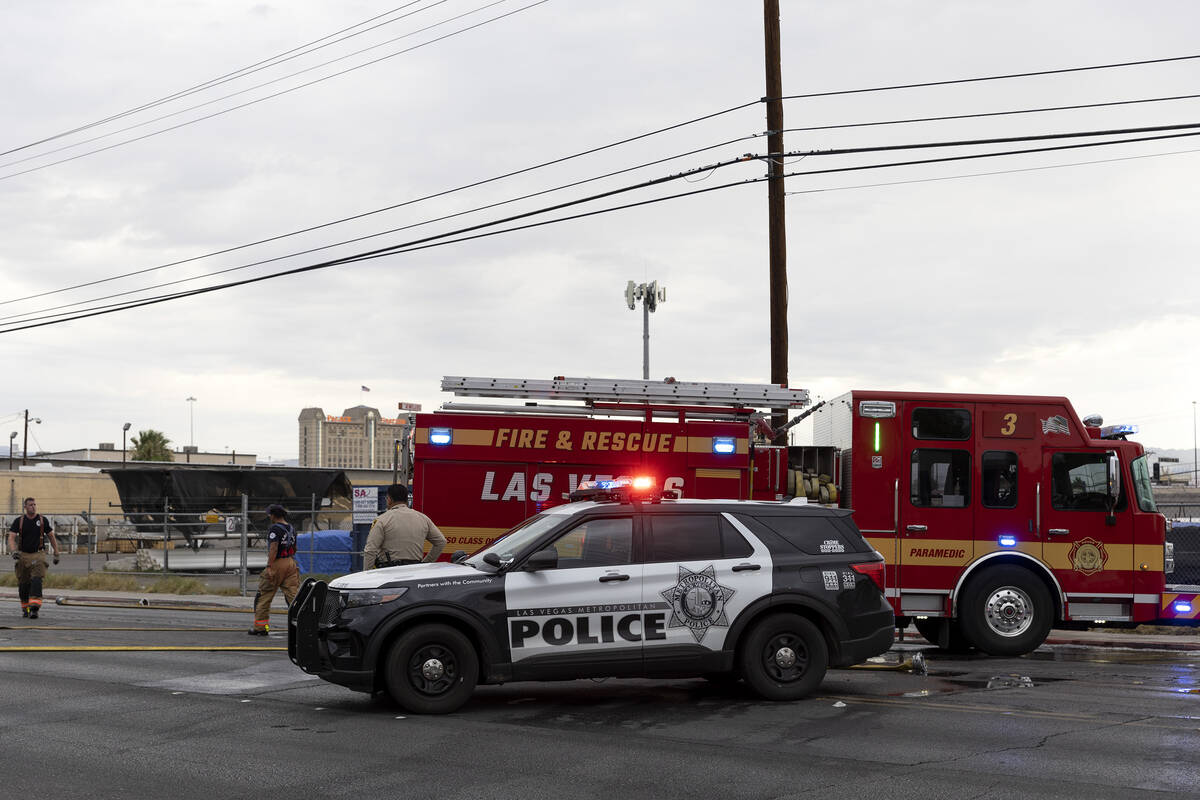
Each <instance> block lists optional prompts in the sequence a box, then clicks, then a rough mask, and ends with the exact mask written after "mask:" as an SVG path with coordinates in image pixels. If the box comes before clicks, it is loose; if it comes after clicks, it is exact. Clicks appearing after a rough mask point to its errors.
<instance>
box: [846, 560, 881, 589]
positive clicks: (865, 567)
mask: <svg viewBox="0 0 1200 800" xmlns="http://www.w3.org/2000/svg"><path fill="white" fill-rule="evenodd" d="M850 566H851V567H853V568H854V571H855V572H857V573H859V574H861V575H866V576H867V577H868V578H870V579H871V581H872V582H874V584H875V585H876V586H878V587H879V591H881V592H882V591H883V562H882V561H868V562H867V563H865V564H851V565H850Z"/></svg>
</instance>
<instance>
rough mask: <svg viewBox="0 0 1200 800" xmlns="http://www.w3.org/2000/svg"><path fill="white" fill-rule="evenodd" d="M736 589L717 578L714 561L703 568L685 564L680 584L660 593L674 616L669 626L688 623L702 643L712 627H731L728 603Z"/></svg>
mask: <svg viewBox="0 0 1200 800" xmlns="http://www.w3.org/2000/svg"><path fill="white" fill-rule="evenodd" d="M736 593H737V592H736V590H734V589H731V588H729V587H728V586H722V585H721V584H720V583H718V582H717V572H716V569H715V568H714V567H713V566H712V565H711V564H710V565H709V566H707V567H705V568H704V569H702V570H700V571H699V572H692V571H691V570H690V569H688V568H687V567H683V566H681V567H680V568H679V579H678V581H677V582H676V584H675V585H674V586H672V587H671V588H670V589H666V590H665V591H662V592H660V593H659V594H661V595H662V598H663V599H664V600H666V601H667V602H668V603H669V604H670V606H671V619H670V621H669V622H668V623H667V627H668V628H681V627H686V628H688V630H690V631H691V632H692V636H695V637H696V642H697V643H699V642H701V641H703V640H704V635H705V634H707V633H708V629H709V628H711V627H713V626H717V627H720V628H728V627H729V618H728V617H726V616H725V604H726V603H727V602H728V601H729V598H731V597H733V596H734V595H735V594H736Z"/></svg>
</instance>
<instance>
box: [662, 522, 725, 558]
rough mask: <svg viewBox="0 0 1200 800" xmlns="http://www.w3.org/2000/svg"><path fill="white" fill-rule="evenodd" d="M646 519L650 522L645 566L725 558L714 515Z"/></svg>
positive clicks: (718, 527)
mask: <svg viewBox="0 0 1200 800" xmlns="http://www.w3.org/2000/svg"><path fill="white" fill-rule="evenodd" d="M645 519H647V520H649V522H650V544H649V546H648V547H647V549H646V561H647V563H653V562H663V561H709V560H712V559H718V558H725V554H724V547H723V545H722V543H721V528H720V526H719V525H718V524H717V517H716V516H715V515H713V514H662V515H659V514H655V515H653V516H650V515H647V516H646V517H645Z"/></svg>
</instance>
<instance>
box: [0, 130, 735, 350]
mask: <svg viewBox="0 0 1200 800" xmlns="http://www.w3.org/2000/svg"><path fill="white" fill-rule="evenodd" d="M756 138H758V134H751V136H744V137H739V138H737V139H728V140H726V142H720V143H718V144H713V145H708V146H706V148H698V149H695V150H689V151H686V152H682V154H677V155H674V156H667V157H665V158H658V160H655V161H648V162H644V163H641V164H636V166H634V167H626V168H624V169H618V170H613V172H610V173H605V174H602V175H595V176H593V178H584V179H582V180H577V181H572V182H569V184H563V185H560V186H554V187H551V188H546V190H540V191H538V192H530V193H528V194H522V196H520V197H515V198H509V199H506V200H498V201H496V203H488V204H486V205H480V206H475V207H473V209H467V210H464V211H456V212H454V213H446V215H443V216H440V217H433V218H431V219H422V221H420V222H414V223H410V224H407V225H401V227H400V228H390V229H388V230H382V231H378V233H373V234H366V235H362V236H355V237H353V239H344V240H342V241H337V242H332V243H330V245H322V246H319V247H310V248H308V249H302V251H296V252H292V253H286V254H283V255H276V257H274V258H266V259H262V260H258V261H251V263H250V264H240V265H238V266H230V267H226V269H223V270H215V271H212V272H205V273H204V275H196V276H191V277H187V278H179V279H178V281H167V282H163V283H156V284H152V285H149V287H142V288H138V289H130V290H127V291H118V293H114V294H109V295H102V296H100V297H91V299H89V300H79V301H77V302H70V303H64V305H60V306H50V307H47V308H40V309H37V311H29V312H22V313H18V314H8V315H7V317H0V326H2V325H4V324H5V320H10V319H20V318H28V319H25V321H30V320H32V319H47V317H36V315H35V314H44V313H46V312H52V311H60V309H64V308H74V307H77V306H84V305H88V303H92V302H100V301H102V300H113V299H116V297H126V296H128V295H134V294H140V293H143V291H150V290H152V289H162V288H166V287H172V285H179V284H181V283H191V282H192V281H203V279H204V278H211V277H214V276H217V275H228V273H229V272H238V271H241V270H247V269H251V267H254V266H263V265H264V264H272V263H275V261H282V260H287V259H289V258H298V257H300V255H311V254H312V253H319V252H320V251H325V249H331V248H334V247H342V246H344V245H353V243H356V242H361V241H366V240H368V239H378V237H379V236H386V235H389V234H395V233H400V231H403V230H410V229H413V228H419V227H422V225H428V224H433V223H434V222H445V221H446V219H454V218H456V217H463V216H467V215H470V213H478V212H479V211H487V210H490V209H496V207H499V206H503V205H510V204H512V203H520V201H521V200H528V199H530V198H534V197H540V196H542V194H550V193H552V192H559V191H562V190H565V188H574V187H576V186H582V185H584V184H592V182H595V181H598V180H605V179H607V178H614V176H617V175H622V174H625V173H630V172H635V170H637V169H644V168H647V167H654V166H658V164H661V163H665V162H668V161H676V160H678V158H685V157H688V156H695V155H697V154H701V152H706V151H708V150H715V149H716V148H722V146H727V145H731V144H736V143H738V142H745V140H748V139H756ZM684 180H689V179H688V178H686V176H685V178H684ZM414 201H415V200H414ZM199 258H203V257H199ZM92 283H102V281H95V282H92ZM89 285H90V284H89ZM55 291H65V289H56V290H55ZM43 294H53V293H43ZM8 302H13V301H8ZM55 315H59V314H52V317H55ZM8 324H16V323H8Z"/></svg>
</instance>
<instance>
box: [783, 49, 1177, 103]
mask: <svg viewBox="0 0 1200 800" xmlns="http://www.w3.org/2000/svg"><path fill="white" fill-rule="evenodd" d="M1198 58H1200V54H1197V55H1189V56H1175V57H1172V58H1150V59H1145V60H1143V61H1122V62H1118V63H1114V64H1094V65H1091V66H1086V67H1065V68H1063V69H1044V70H1038V71H1036V72H1013V73H1009V74H1007V75H984V76H980V77H975V78H955V79H953V80H944V81H926V82H924V83H901V84H894V85H891V86H873V87H869V88H864V89H839V90H836V91H829V92H810V93H808V94H789V95H784V96H783V97H781V98H780V99H781V100H802V99H806V98H811V97H833V96H835V95H845V94H865V93H867V92H891V91H896V90H898V89H923V88H926V87H930V86H950V85H952V84H957V83H980V82H983V81H1003V80H1009V79H1012V78H1035V77H1039V76H1042V75H1063V74H1066V73H1069V72H1088V71H1090V70H1101V69H1120V68H1122V67H1140V66H1146V65H1148V64H1167V63H1170V62H1175V61H1192V60H1195V59H1198ZM763 100H764V101H765V100H766V98H763Z"/></svg>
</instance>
